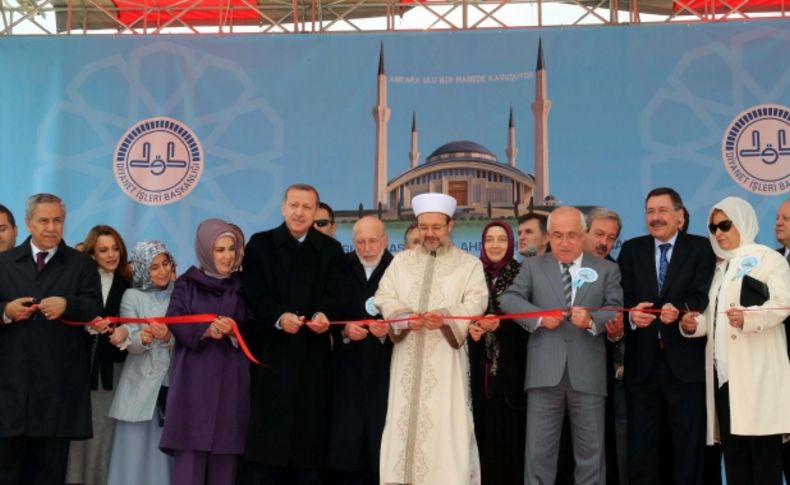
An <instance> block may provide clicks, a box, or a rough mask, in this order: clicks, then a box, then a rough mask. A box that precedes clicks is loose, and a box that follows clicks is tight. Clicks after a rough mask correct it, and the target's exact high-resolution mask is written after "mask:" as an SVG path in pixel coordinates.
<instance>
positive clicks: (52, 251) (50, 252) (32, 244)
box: [30, 239, 58, 263]
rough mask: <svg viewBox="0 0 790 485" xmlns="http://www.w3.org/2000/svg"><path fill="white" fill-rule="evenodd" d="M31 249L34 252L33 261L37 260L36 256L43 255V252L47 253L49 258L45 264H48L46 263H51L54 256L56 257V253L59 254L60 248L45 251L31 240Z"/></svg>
mask: <svg viewBox="0 0 790 485" xmlns="http://www.w3.org/2000/svg"><path fill="white" fill-rule="evenodd" d="M30 249H31V251H32V255H33V261H35V260H36V254H38V253H41V252H44V253H47V257H46V258H44V262H46V263H49V260H50V259H52V256H54V255H55V253H57V252H58V246H55V247H54V248H52V249H49V250H44V249H41V248H39V247H38V246H36V245H35V244H34V243H33V239H31V240H30Z"/></svg>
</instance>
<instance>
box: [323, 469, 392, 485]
mask: <svg viewBox="0 0 790 485" xmlns="http://www.w3.org/2000/svg"><path fill="white" fill-rule="evenodd" d="M378 475H379V474H378V473H373V472H372V471H370V470H368V471H357V472H351V471H344V470H327V471H326V477H325V479H326V480H325V483H326V484H327V485H379V480H378Z"/></svg>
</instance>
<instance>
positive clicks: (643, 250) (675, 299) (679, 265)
mask: <svg viewBox="0 0 790 485" xmlns="http://www.w3.org/2000/svg"><path fill="white" fill-rule="evenodd" d="M618 262H619V264H620V273H621V275H622V285H623V300H624V302H625V306H626V308H631V307H633V306H636V305H637V304H638V303H640V302H643V301H650V302H653V308H661V307H662V306H663V305H664V304H665V303H672V304H673V305H674V306H675V307H676V308H678V309H680V310H681V311H682V310H685V309H686V308H688V309H691V310H697V311H700V312H702V311H703V310H705V308H707V306H708V290H709V289H710V283H711V280H712V279H713V270H714V267H715V264H716V256H715V255H714V254H713V249H711V246H710V241H709V240H708V239H706V238H703V237H700V236H694V235H688V234H685V233H683V232H679V233H678V237H677V240H676V241H675V246H674V248H673V249H672V258H671V259H670V261H669V268H668V271H667V275H666V279H665V280H664V287H663V289H662V291H661V293H660V294H659V292H658V277H657V275H656V260H655V240H654V239H653V237H652V236H641V237H637V238H634V239H631V240H629V241H627V242H626V243H625V244H623V248H622V249H621V250H620V256H619V258H618ZM625 328H626V346H625V369H626V371H625V382H626V384H629V383H640V382H644V380H645V379H646V378H647V377H648V375H649V373H650V370H651V368H652V366H653V360H654V359H655V356H656V352H657V350H658V345H657V338H658V332H659V330H660V331H661V336H662V338H663V340H664V353H665V355H666V359H667V365H668V367H669V370H670V372H672V374H673V375H674V376H675V377H676V378H677V379H679V380H681V381H683V382H705V343H706V340H705V339H692V338H687V337H684V336H683V335H681V334H680V328H679V325H678V322H677V321H676V322H673V323H672V324H670V325H665V324H663V323H662V322H661V321H660V320H659V319H658V318H656V320H655V321H654V322H653V323H652V324H651V325H650V326H649V327H647V328H637V329H636V330H631V326H630V323H629V318H628V315H625Z"/></svg>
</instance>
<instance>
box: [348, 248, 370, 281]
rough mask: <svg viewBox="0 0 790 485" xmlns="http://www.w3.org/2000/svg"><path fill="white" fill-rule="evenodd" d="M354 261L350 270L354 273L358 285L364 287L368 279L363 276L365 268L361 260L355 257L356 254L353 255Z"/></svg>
mask: <svg viewBox="0 0 790 485" xmlns="http://www.w3.org/2000/svg"><path fill="white" fill-rule="evenodd" d="M354 259H355V261H354V263H353V264H352V265H351V272H352V273H353V274H354V278H356V279H357V280H358V281H359V283H360V286H361V287H362V288H365V287H366V286H367V284H368V279H367V277H366V276H365V268H364V267H362V262H361V261H359V259H357V257H356V255H355V256H354Z"/></svg>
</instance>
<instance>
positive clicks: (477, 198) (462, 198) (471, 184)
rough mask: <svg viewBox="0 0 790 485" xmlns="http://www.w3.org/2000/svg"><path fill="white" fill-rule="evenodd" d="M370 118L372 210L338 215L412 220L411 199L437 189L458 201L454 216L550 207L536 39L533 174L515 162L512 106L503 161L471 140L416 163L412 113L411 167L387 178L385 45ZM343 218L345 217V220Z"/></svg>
mask: <svg viewBox="0 0 790 485" xmlns="http://www.w3.org/2000/svg"><path fill="white" fill-rule="evenodd" d="M377 83H378V86H377V96H376V98H377V99H376V105H375V106H374V107H373V119H374V121H375V125H376V130H375V133H376V135H375V156H374V168H375V170H374V181H373V210H367V211H366V210H363V204H362V203H361V204H360V207H359V210H358V211H349V210H346V211H338V219H340V220H346V221H350V220H353V219H355V218H356V217H358V216H359V215H360V214H362V213H377V214H379V216H380V217H381V218H382V219H385V220H403V219H411V218H412V217H413V215H412V214H413V212H412V210H411V199H412V198H413V197H414V196H416V195H419V194H422V193H426V192H442V193H445V194H449V195H451V196H453V197H454V198H455V199H456V200H457V201H458V210H457V218H459V219H468V218H472V219H476V218H480V217H483V216H487V217H498V218H514V217H517V216H518V215H519V214H523V213H525V212H528V211H530V210H533V209H534V207H533V205H532V201H533V200H534V201H535V202H536V205H537V206H538V207H537V208H538V209H545V210H546V211H550V210H551V208H553V206H554V205H556V200H555V199H554V197H553V196H552V195H550V193H549V164H548V162H549V149H548V117H549V110H550V108H551V101H550V100H549V98H548V83H547V72H546V69H545V64H544V61H543V47H542V44H541V43H540V42H539V43H538V53H537V63H536V69H535V99H534V101H533V103H532V106H531V107H532V112H533V115H534V118H535V132H534V159H535V173H534V175H533V174H529V173H526V172H523V171H522V170H520V169H519V168H518V167H517V166H516V156H517V154H518V148H517V147H516V126H515V123H514V121H513V108H512V106H511V108H510V116H509V120H508V129H507V149H506V150H505V153H506V155H507V163H502V162H500V161H499V160H498V159H497V157H496V155H495V154H494V153H492V152H491V151H490V150H489V149H487V148H486V147H484V146H482V145H480V144H478V143H476V142H473V141H466V140H461V141H452V142H450V143H446V144H444V145H442V146H440V147H439V148H437V149H436V150H434V152H433V153H431V154H430V155H428V157H426V158H425V161H424V163H422V164H420V158H419V157H420V152H419V151H418V131H417V116H416V113H413V114H412V124H411V148H410V150H409V160H410V167H409V169H408V170H406V171H405V172H403V173H401V174H400V175H398V176H396V177H395V178H392V179H390V180H387V153H388V148H389V146H388V142H387V132H388V130H387V125H388V123H389V119H390V114H391V110H390V107H389V106H388V104H387V87H388V82H387V74H386V70H385V66H384V48H383V46H382V48H381V52H380V53H379V65H378V77H377ZM344 222H345V221H344Z"/></svg>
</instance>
